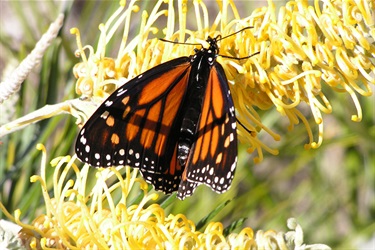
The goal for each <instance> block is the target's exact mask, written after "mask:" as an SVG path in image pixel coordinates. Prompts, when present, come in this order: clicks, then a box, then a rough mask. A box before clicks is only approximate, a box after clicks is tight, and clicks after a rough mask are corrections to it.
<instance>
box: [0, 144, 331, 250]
mask: <svg viewBox="0 0 375 250" xmlns="http://www.w3.org/2000/svg"><path fill="white" fill-rule="evenodd" d="M38 149H39V150H42V164H41V174H40V175H35V176H32V177H31V181H32V182H39V183H40V186H41V188H42V192H43V198H44V203H45V206H46V212H45V213H44V214H41V215H39V216H38V217H37V218H35V219H34V220H33V222H32V223H31V224H30V225H28V224H24V223H22V222H21V218H20V217H21V212H20V211H19V210H17V211H16V212H15V217H13V216H12V215H10V214H9V213H8V212H7V211H6V210H5V208H4V207H3V205H2V204H1V203H0V209H1V210H2V211H3V212H4V213H5V214H6V215H7V217H8V218H10V219H11V220H13V221H15V222H16V223H17V224H18V225H20V226H21V227H22V230H21V231H20V233H19V237H20V239H21V240H22V242H23V245H24V246H25V247H27V248H28V249H193V248H194V249H210V248H213V247H217V248H218V249H228V248H236V249H252V248H254V249H255V248H257V247H264V248H270V247H271V248H273V249H275V248H278V249H288V248H291V247H293V246H301V245H302V243H303V233H302V229H301V227H300V226H299V225H298V224H297V223H296V222H295V220H292V221H291V222H289V223H288V224H290V225H289V226H288V227H289V229H290V230H291V231H290V232H288V233H286V234H284V233H282V232H275V231H272V230H271V231H267V232H263V231H258V232H256V234H254V233H253V230H252V229H251V228H248V227H247V228H243V229H242V230H241V231H240V232H239V233H236V234H235V233H231V234H229V235H227V236H226V235H225V233H224V228H223V224H222V223H219V222H210V223H209V224H208V225H207V227H206V229H205V230H204V231H203V232H201V231H198V230H196V226H195V224H194V222H192V221H191V220H189V219H188V218H186V216H185V215H183V214H176V215H173V214H169V215H167V214H166V212H165V210H164V208H163V207H162V206H161V205H159V204H153V203H152V202H151V203H149V201H153V200H156V199H157V198H158V195H157V194H156V193H149V192H148V185H147V183H146V182H145V181H144V180H143V179H142V178H137V173H138V171H137V170H133V171H132V172H131V169H130V168H129V167H122V168H114V167H112V168H108V169H98V170H96V171H95V176H94V178H96V179H97V180H96V182H95V184H94V186H91V183H92V182H90V178H93V176H92V175H91V174H90V171H89V169H91V170H92V168H90V167H89V166H88V165H85V166H84V167H83V168H82V169H79V168H78V167H77V166H76V165H75V163H74V162H75V160H76V159H75V157H74V156H73V157H70V156H66V157H58V158H55V159H54V160H52V161H51V165H52V166H53V167H54V169H53V190H48V188H47V184H46V183H47V179H46V175H45V173H46V159H47V154H46V150H45V148H44V146H43V145H41V144H39V145H38ZM123 176H124V177H123ZM150 204H151V205H150ZM311 246H315V245H311ZM316 246H320V248H319V249H323V247H324V249H329V248H328V247H327V246H325V245H319V244H318V245H316ZM316 249H318V248H316Z"/></svg>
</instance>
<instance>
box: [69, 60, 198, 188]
mask: <svg viewBox="0 0 375 250" xmlns="http://www.w3.org/2000/svg"><path fill="white" fill-rule="evenodd" d="M190 69H191V66H190V63H189V58H188V57H181V58H178V59H175V60H172V61H169V62H166V63H164V64H161V65H159V66H156V67H154V68H152V69H150V70H148V71H147V72H145V73H144V74H141V75H139V76H138V77H136V78H134V79H133V80H131V81H129V82H128V83H126V84H124V85H123V86H122V87H120V88H119V89H117V90H116V91H115V92H114V93H113V94H112V95H111V96H109V97H108V99H107V100H106V101H105V102H104V103H103V104H102V105H101V106H99V108H98V109H97V110H96V111H95V112H94V114H93V115H92V116H91V117H90V119H89V120H88V121H87V122H86V124H85V125H84V126H83V128H82V130H81V132H80V133H79V135H78V138H77V141H76V153H77V156H78V158H79V159H81V160H82V161H83V162H86V163H89V164H90V165H92V166H96V167H108V166H119V165H128V166H130V167H133V168H139V169H140V172H141V174H142V175H143V177H144V178H145V180H146V181H147V182H149V183H151V184H152V185H153V186H154V187H155V189H156V190H161V191H164V192H165V193H171V192H173V191H175V190H177V188H178V185H179V183H180V181H181V175H182V172H183V169H182V167H181V166H180V165H179V164H178V162H177V161H176V159H177V157H176V144H177V142H176V141H177V138H178V135H177V134H176V133H178V132H179V128H180V127H181V120H182V119H181V118H180V116H181V113H182V112H181V109H182V108H183V107H182V105H183V100H184V98H185V95H186V91H187V88H188V78H189V72H190Z"/></svg>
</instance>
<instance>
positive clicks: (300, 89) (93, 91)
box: [72, 0, 375, 162]
mask: <svg viewBox="0 0 375 250" xmlns="http://www.w3.org/2000/svg"><path fill="white" fill-rule="evenodd" d="M162 2H163V1H161V0H159V1H157V2H156V4H155V7H154V9H153V10H152V11H151V13H150V14H148V13H147V12H143V13H142V20H141V23H140V31H139V33H138V35H136V36H135V37H134V38H133V39H131V40H130V38H129V37H128V32H129V23H131V22H132V21H135V20H133V19H132V14H133V12H138V11H139V7H138V6H137V5H136V1H130V2H129V3H128V5H127V8H126V9H125V6H124V4H125V2H122V3H121V6H120V7H119V9H118V10H117V11H116V12H115V13H114V14H113V15H112V17H111V18H110V19H109V20H108V21H107V22H106V23H105V24H103V25H101V26H100V31H101V36H100V39H99V44H98V47H97V50H96V51H95V50H94V49H93V47H92V46H90V45H86V46H82V45H81V41H80V36H79V31H78V29H72V33H75V34H76V35H77V42H78V45H79V50H78V51H77V55H80V56H81V57H82V60H83V62H82V63H79V64H77V65H76V67H75V68H74V73H75V75H76V77H77V93H78V94H80V95H82V96H83V97H90V98H91V97H93V98H94V99H98V102H99V103H100V102H102V101H103V99H104V98H106V97H107V96H108V95H109V94H110V93H112V92H113V91H114V90H115V89H116V88H117V87H119V86H118V85H119V84H120V82H123V81H120V80H121V79H123V78H125V79H126V80H130V79H132V78H134V77H135V76H137V75H138V74H141V73H143V72H144V71H145V70H147V69H150V68H152V67H154V66H156V65H159V64H160V63H162V62H166V61H168V60H171V59H174V58H176V57H180V56H186V55H191V54H192V53H193V48H191V46H189V45H181V44H171V43H165V42H163V41H160V40H159V39H158V38H150V37H151V34H160V32H159V30H158V28H157V26H158V27H160V26H161V25H160V23H158V25H157V26H156V24H155V22H156V21H158V20H159V19H160V17H162V16H164V15H167V22H166V28H165V29H164V30H163V33H164V36H163V38H165V39H167V40H171V41H178V42H180V43H184V42H194V43H196V42H202V44H203V45H204V40H205V38H206V37H207V36H208V35H210V36H216V35H218V34H221V35H222V36H226V35H229V34H232V33H233V32H235V31H237V30H239V29H241V28H244V27H249V26H251V27H253V28H252V29H249V30H246V31H243V32H240V33H239V34H237V35H234V36H230V37H228V38H227V39H223V40H222V41H220V44H219V45H220V55H225V56H230V57H233V58H242V57H248V56H249V55H252V54H254V53H257V52H259V54H258V55H254V56H253V57H250V58H248V59H245V60H235V59H228V58H224V57H222V58H220V57H219V58H218V61H219V62H220V63H221V64H222V66H223V67H224V69H225V72H226V75H227V78H228V80H229V81H230V83H231V84H230V88H231V93H232V95H233V99H234V102H235V107H236V113H237V118H238V119H239V120H240V121H241V123H243V124H244V125H245V126H246V128H247V129H248V130H250V131H254V133H251V134H249V133H248V132H247V131H246V130H245V129H244V128H242V127H241V126H239V139H240V140H241V141H243V142H246V143H248V144H249V145H250V148H249V152H253V151H257V153H258V157H255V158H254V160H255V161H256V162H259V161H261V160H262V159H263V152H262V151H263V149H264V150H266V151H268V152H270V153H272V154H277V150H275V149H271V148H269V147H268V146H267V145H265V144H264V143H263V142H262V141H261V140H260V139H259V138H258V136H257V133H261V132H262V131H264V132H266V133H268V134H269V135H271V136H272V138H274V140H280V136H279V135H278V134H276V133H275V132H273V131H272V130H271V129H270V128H268V127H267V126H266V125H264V124H263V123H262V119H261V117H260V116H259V114H258V113H257V109H260V110H267V109H271V108H273V107H276V109H277V110H278V112H279V113H280V114H281V115H283V116H287V118H288V119H289V122H290V125H289V129H290V130H292V129H293V127H294V126H295V125H297V124H298V123H300V121H302V122H303V124H304V125H305V127H306V130H307V134H308V137H309V142H308V143H307V144H306V145H305V147H306V148H311V147H312V148H317V147H319V146H320V145H321V144H322V141H323V117H322V112H323V113H331V112H332V106H331V104H330V102H329V100H328V98H327V97H326V96H325V94H324V91H325V88H327V87H329V88H331V89H333V90H335V91H337V92H347V93H349V94H350V96H351V97H352V99H353V102H354V105H355V107H356V108H357V115H353V116H352V120H353V121H357V122H358V121H360V120H361V119H362V111H361V106H360V104H359V102H358V98H357V94H360V95H364V96H369V95H371V94H372V91H371V87H370V84H371V83H372V84H374V83H375V78H374V75H373V73H375V64H374V60H373V59H372V58H373V57H374V54H375V45H374V44H373V43H371V42H370V39H369V38H370V37H372V38H374V34H375V30H374V29H375V28H374V21H373V18H372V17H373V15H374V13H373V9H374V4H373V2H372V1H361V2H358V1H357V2H355V1H335V2H334V3H331V2H329V1H325V2H323V3H322V7H319V4H318V1H315V5H314V6H308V3H307V1H302V0H300V1H290V2H288V3H287V4H286V6H284V7H281V8H280V10H279V12H278V14H277V13H276V9H275V6H274V4H273V2H272V1H268V4H269V6H268V7H263V8H257V9H255V10H254V11H253V12H252V13H251V15H250V16H248V17H246V18H240V17H239V15H238V10H237V9H236V6H235V4H234V3H233V2H232V1H224V2H223V3H222V5H220V6H221V12H220V13H218V15H217V17H216V18H215V19H214V20H215V22H214V23H213V25H211V26H210V25H209V23H210V22H209V16H208V14H207V13H208V10H207V7H206V6H205V4H204V3H203V1H194V2H193V4H194V7H195V8H194V12H195V16H196V20H197V23H196V30H198V31H193V30H189V29H188V28H187V27H186V23H187V13H188V12H189V9H188V8H187V4H186V2H184V1H182V2H180V3H179V5H178V12H177V13H175V10H174V8H173V1H169V2H168V9H163V8H162V7H161V6H162V5H161V4H162ZM230 12H232V13H233V16H234V18H233V19H230V18H229V13H230ZM201 13H203V16H202V14H201ZM175 17H176V18H178V19H179V30H178V31H177V32H174V30H175V23H174V20H175ZM160 22H161V21H160ZM121 25H122V26H123V28H121ZM121 29H123V30H124V32H123V36H122V38H121V45H120V48H119V50H118V51H117V55H118V56H117V57H116V58H109V57H108V56H106V50H107V49H106V45H107V44H108V43H109V41H110V40H111V39H115V38H114V34H115V33H116V32H118V31H120V30H121ZM152 37H155V36H152ZM85 50H88V57H86V55H85ZM371 73H372V74H371ZM302 103H306V104H307V105H308V106H309V107H310V110H311V114H312V116H313V118H314V121H315V123H316V124H317V126H318V136H317V140H315V139H314V137H316V136H314V135H313V132H312V131H313V129H312V128H311V127H310V125H309V123H308V121H307V118H306V117H305V116H304V114H303V113H302V112H301V110H300V109H301V108H300V104H302ZM255 132H257V133H255Z"/></svg>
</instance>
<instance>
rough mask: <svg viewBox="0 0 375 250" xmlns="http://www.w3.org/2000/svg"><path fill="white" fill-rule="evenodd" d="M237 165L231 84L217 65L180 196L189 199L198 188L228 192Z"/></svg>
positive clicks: (204, 101) (204, 104)
mask: <svg viewBox="0 0 375 250" xmlns="http://www.w3.org/2000/svg"><path fill="white" fill-rule="evenodd" d="M236 164H237V133H236V117H235V110H234V105H233V100H232V97H231V95H230V91H229V87H228V81H227V79H226V76H225V73H224V70H223V68H222V66H221V65H220V64H219V63H217V62H216V63H215V64H214V65H213V66H212V68H211V70H210V75H209V78H208V82H207V89H206V93H205V96H204V99H203V106H202V114H201V117H200V120H199V124H198V135H197V140H196V142H195V143H194V144H193V146H192V149H191V153H190V154H189V158H188V161H187V163H186V167H185V171H184V172H183V175H182V181H181V183H180V187H179V190H178V194H177V196H178V197H179V198H180V199H184V198H185V197H187V196H190V195H191V194H192V193H193V191H194V189H195V188H196V187H197V186H198V185H199V184H202V183H203V184H206V185H207V186H209V187H211V189H212V190H214V191H216V192H218V193H222V192H225V191H226V190H228V189H229V187H230V185H231V182H232V180H233V176H234V171H235V168H236Z"/></svg>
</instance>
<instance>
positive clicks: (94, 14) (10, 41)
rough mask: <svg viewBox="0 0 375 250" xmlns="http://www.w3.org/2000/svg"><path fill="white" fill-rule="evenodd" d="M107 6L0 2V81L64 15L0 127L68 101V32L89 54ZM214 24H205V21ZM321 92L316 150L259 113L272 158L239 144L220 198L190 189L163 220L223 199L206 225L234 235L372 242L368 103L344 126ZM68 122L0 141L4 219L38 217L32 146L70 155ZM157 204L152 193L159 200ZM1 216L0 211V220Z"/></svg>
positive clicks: (345, 113)
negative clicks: (244, 230)
mask: <svg viewBox="0 0 375 250" xmlns="http://www.w3.org/2000/svg"><path fill="white" fill-rule="evenodd" d="M153 3H154V1H140V2H139V5H140V6H141V10H143V9H148V10H150V9H151V8H152V5H153ZM207 4H211V5H212V7H210V11H212V13H217V5H216V2H214V1H208V3H207ZM282 4H284V2H280V1H278V2H277V5H282ZM266 5H267V3H266V2H265V1H249V2H247V1H238V8H239V9H240V10H242V12H243V13H241V16H242V17H245V16H247V15H249V14H250V13H251V11H252V10H253V9H254V8H255V7H259V6H266ZM117 8H118V2H117V1H67V2H60V1H39V2H38V1H6V2H5V1H1V2H0V11H1V17H0V72H1V75H2V79H4V75H6V74H9V69H11V68H12V67H13V68H14V67H16V66H17V65H18V64H19V62H20V61H21V60H22V59H24V58H25V57H26V56H27V55H28V53H30V52H31V50H32V49H33V48H34V46H35V43H36V42H37V41H38V40H39V39H40V37H41V35H42V34H43V33H44V32H45V31H46V30H47V28H48V26H49V25H50V23H51V22H52V21H53V20H54V19H55V18H56V17H57V15H58V13H59V12H64V13H65V15H66V19H65V24H64V26H63V28H62V30H61V32H60V34H59V37H58V39H56V41H54V42H53V44H52V46H51V47H50V48H49V49H48V50H47V53H46V55H45V56H44V57H43V60H42V63H41V64H40V65H39V66H38V67H37V68H35V69H34V70H33V71H32V73H31V74H30V75H29V76H28V78H27V80H26V81H25V83H24V84H23V85H22V88H21V90H20V92H19V94H18V95H16V96H13V97H12V98H11V99H9V100H7V101H5V102H4V103H3V104H1V105H0V115H1V117H0V122H1V124H5V123H6V122H9V121H12V120H14V119H16V118H18V117H21V116H23V115H25V114H28V113H29V112H31V111H34V110H36V109H38V108H41V107H43V106H44V105H46V104H55V103H59V102H62V101H64V100H67V99H73V98H76V97H77V96H76V94H75V92H74V89H75V79H74V77H73V74H72V68H73V66H74V64H75V63H77V62H79V59H78V58H76V57H74V51H75V50H76V48H77V47H76V41H75V36H73V35H71V34H70V33H69V29H70V28H72V27H78V28H79V30H80V32H81V37H82V40H83V44H91V45H93V46H94V48H96V44H97V40H98V37H99V31H98V25H99V23H101V22H105V21H106V20H107V19H108V17H109V16H110V15H111V14H112V13H113V12H114V11H115V10H116V9H117ZM191 11H192V9H191ZM138 14H140V13H138ZM215 17H216V15H213V16H211V17H210V18H211V19H210V21H211V22H212V21H213V19H214V18H215ZM161 23H162V21H161ZM137 25H139V22H137V23H133V24H132V25H131V30H134V32H137V31H138V26H137ZM160 28H162V27H160ZM192 28H193V27H192ZM113 46H114V49H113V52H112V54H111V50H110V49H109V50H108V53H109V55H112V56H113V55H115V54H116V50H117V47H116V46H115V44H114V45H113ZM373 89H374V88H373ZM0 91H1V89H0ZM324 92H325V93H326V96H328V99H329V100H330V102H331V104H332V106H333V109H334V112H333V114H329V115H324V127H325V134H324V142H323V145H322V146H321V147H320V148H318V149H316V150H309V151H306V150H305V149H304V148H303V145H304V143H305V142H306V140H307V133H306V130H305V127H304V126H303V125H301V124H300V125H298V126H296V127H295V129H294V130H293V131H292V132H288V131H287V125H288V121H287V119H286V118H285V117H282V118H280V115H279V114H278V113H277V112H276V110H268V111H259V114H260V117H261V118H262V121H263V122H264V124H266V125H267V126H268V127H270V128H272V129H273V130H274V131H276V132H278V133H280V134H281V135H282V140H281V141H280V142H277V143H276V142H272V141H270V140H269V139H268V140H267V142H268V145H270V146H272V147H274V148H278V149H279V151H280V154H279V155H277V156H274V155H270V154H268V153H266V152H265V159H264V161H263V162H262V163H260V164H257V165H254V164H253V161H252V158H253V156H252V155H250V154H248V153H246V151H245V150H246V145H240V152H239V164H238V167H237V172H236V176H235V178H234V183H233V186H232V188H231V189H230V191H229V192H227V193H225V194H221V195H219V194H216V193H214V192H212V191H211V190H210V189H209V188H208V187H205V186H200V187H199V188H198V189H197V190H196V192H195V194H194V195H193V196H192V197H191V198H188V199H186V200H185V201H180V200H177V199H176V200H173V202H172V203H171V204H170V205H169V206H168V207H167V208H166V210H167V212H170V213H174V214H175V213H183V214H185V215H186V216H187V217H188V218H189V219H191V220H193V221H194V222H196V223H197V222H199V221H200V220H201V219H202V218H203V217H205V216H206V215H207V214H208V213H209V211H212V210H213V209H215V208H216V207H218V206H219V205H220V204H224V203H225V202H226V201H228V200H230V202H229V203H228V204H227V205H226V206H225V207H224V208H223V209H222V210H221V211H220V212H219V213H218V214H217V215H216V216H215V217H213V218H212V220H213V221H221V222H223V224H224V226H229V225H230V224H231V223H232V222H234V221H241V219H243V218H246V220H245V221H244V222H243V224H242V225H240V228H241V227H245V226H249V227H251V228H253V229H254V230H260V229H261V230H268V229H274V230H277V231H287V228H286V220H287V219H288V218H290V217H295V218H296V219H297V221H298V222H299V223H300V224H301V226H302V228H303V229H304V233H305V241H304V242H305V243H308V244H313V243H323V244H327V245H329V246H331V247H333V249H360V248H362V249H364V243H365V242H368V241H369V240H370V238H371V237H375V234H374V232H375V200H374V192H375V188H374V185H375V184H374V183H375V154H374V152H375V143H374V142H375V126H374V124H375V113H374V104H375V102H374V97H373V96H372V97H369V98H363V97H360V103H361V105H362V108H363V121H362V122H360V123H355V122H352V121H351V120H350V117H351V115H352V114H355V113H356V111H355V108H354V105H353V102H352V100H351V98H350V96H349V95H348V94H338V93H336V92H333V91H331V90H330V89H328V88H326V89H324ZM306 113H307V114H308V112H306ZM308 118H310V122H311V124H312V123H313V122H312V120H311V117H308ZM74 122H75V120H74V118H72V117H71V116H69V115H60V116H57V117H54V118H51V119H48V120H45V121H42V122H39V123H37V124H34V125H30V126H28V127H27V128H25V129H23V130H21V131H18V132H16V133H13V134H10V135H7V136H5V137H3V138H0V200H1V202H2V203H3V204H4V205H5V206H6V207H7V209H8V210H9V211H14V210H15V209H17V208H20V209H21V210H22V212H23V219H24V221H25V222H30V221H32V219H33V218H34V217H35V215H36V214H40V213H42V212H43V209H44V203H43V199H42V195H41V189H40V186H39V185H38V184H31V183H30V181H29V178H30V176H31V175H33V174H37V173H39V168H40V161H41V153H40V152H39V151H37V150H36V149H35V146H36V144H37V143H43V144H44V145H46V148H47V152H48V158H49V160H51V159H53V158H55V157H57V156H63V155H67V154H73V152H74V143H75V137H76V134H77V132H78V128H77V126H76V125H75V124H74ZM312 126H314V124H312ZM315 138H316V137H315ZM77 163H78V162H77ZM49 170H51V169H49ZM51 173H52V172H51V171H49V172H48V173H47V175H48V174H51ZM49 186H51V183H49ZM164 199H165V197H164V195H162V194H160V200H159V202H162V201H163V200H164ZM4 217H5V216H4V215H3V214H1V213H0V218H3V219H4ZM237 230H238V229H237Z"/></svg>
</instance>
